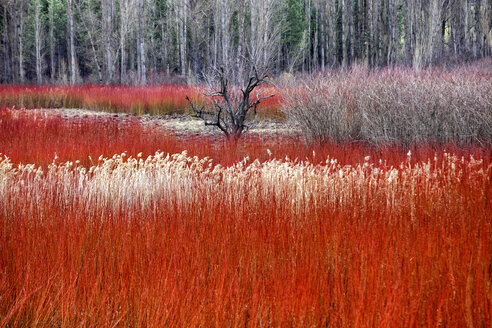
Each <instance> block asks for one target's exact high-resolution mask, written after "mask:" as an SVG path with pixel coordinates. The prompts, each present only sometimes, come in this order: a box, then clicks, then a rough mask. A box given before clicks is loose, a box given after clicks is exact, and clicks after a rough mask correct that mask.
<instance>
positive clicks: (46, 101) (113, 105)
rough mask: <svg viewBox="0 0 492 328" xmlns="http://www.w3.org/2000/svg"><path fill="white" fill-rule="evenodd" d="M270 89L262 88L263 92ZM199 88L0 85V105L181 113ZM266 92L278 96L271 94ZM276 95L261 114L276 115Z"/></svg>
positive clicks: (197, 98) (199, 92)
mask: <svg viewBox="0 0 492 328" xmlns="http://www.w3.org/2000/svg"><path fill="white" fill-rule="evenodd" d="M270 89H272V88H266V90H264V92H265V93H267V92H270ZM203 93H205V92H204V90H202V88H196V87H190V86H185V85H175V84H168V85H162V86H150V87H127V86H99V85H85V86H69V87H57V86H9V85H0V105H10V106H11V105H16V106H17V107H24V108H41V107H43V108H61V107H64V108H87V109H93V110H98V111H105V112H118V113H130V114H151V115H161V114H172V113H183V112H184V108H186V107H187V105H188V103H187V101H186V96H189V97H190V98H191V99H193V100H195V101H198V102H204V101H206V99H205V97H203ZM270 93H275V94H278V92H276V91H273V92H270ZM279 99H280V96H279V95H277V97H276V98H269V99H265V101H264V102H263V104H261V106H260V108H261V109H262V113H261V114H262V115H266V116H276V115H279V112H280V100H279Z"/></svg>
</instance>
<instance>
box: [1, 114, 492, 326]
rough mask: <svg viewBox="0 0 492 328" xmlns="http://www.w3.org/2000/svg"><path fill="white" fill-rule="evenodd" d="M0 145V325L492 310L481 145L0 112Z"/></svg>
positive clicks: (491, 210)
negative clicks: (404, 143) (303, 138)
mask: <svg viewBox="0 0 492 328" xmlns="http://www.w3.org/2000/svg"><path fill="white" fill-rule="evenodd" d="M158 150H160V151H162V152H164V153H162V154H157V155H155V156H151V157H148V155H153V154H155V152H156V151H158ZM183 150H187V153H188V156H186V155H184V154H175V155H172V156H169V157H167V155H166V153H179V152H182V151H183ZM124 151H125V152H126V156H113V155H114V154H118V153H122V152H124ZM0 153H1V154H3V155H2V156H0V157H1V158H0V268H1V270H0V296H1V297H0V326H9V327H22V326H36V325H38V326H67V327H71V326H93V327H101V326H157V327H161V326H164V327H183V326H188V327H198V326H202V327H203V326H207V327H208V326H232V327H244V326H281V327H286V326H289V327H305V326H329V327H339V326H349V327H374V326H377V327H395V326H398V327H402V326H403V327H407V326H410V327H411V326H417V325H425V326H437V325H442V326H453V325H456V326H472V325H473V326H486V325H487V324H488V322H490V321H491V319H492V313H491V311H490V306H489V289H490V286H489V285H490V272H489V271H490V270H488V268H490V267H491V265H492V259H491V257H490V254H491V253H492V220H491V219H490V218H491V217H492V203H491V202H490V199H489V198H490V197H489V195H491V194H492V183H491V178H492V154H491V152H490V150H487V149H484V148H483V147H475V146H468V148H467V149H460V148H459V147H453V146H452V145H449V146H448V147H447V149H446V150H445V149H444V148H441V147H433V146H431V145H428V146H425V145H420V146H414V148H412V149H410V153H409V149H408V148H404V147H401V148H398V147H387V148H375V147H368V146H367V145H363V144H358V143H340V144H324V145H320V146H316V147H310V146H306V145H304V144H303V143H300V142H297V141H295V140H292V139H289V138H277V139H275V138H274V139H271V138H261V137H254V136H253V137H250V138H245V139H244V140H241V141H240V142H239V143H237V144H236V145H235V146H234V147H232V148H231V145H230V144H225V143H224V142H222V141H221V139H212V138H192V137H176V136H173V135H172V134H170V133H169V132H165V131H163V130H159V129H156V128H153V127H152V126H150V125H145V124H142V123H141V120H139V119H138V118H135V117H132V116H128V117H126V118H125V119H122V118H116V117H108V116H100V117H99V116H89V117H73V118H63V117H61V116H53V115H52V114H47V115H45V114H43V112H33V111H28V110H11V109H6V108H4V109H1V110H0ZM139 153H142V154H141V155H139ZM450 153H451V154H454V155H450ZM55 154H56V156H58V159H57V162H56V163H59V164H56V165H50V164H51V163H52V162H53V159H54V157H55ZM5 155H7V156H9V157H10V158H11V160H12V162H10V161H8V160H6V159H5V157H4V156H5ZM100 155H102V156H103V157H105V158H106V159H102V160H99V156H100ZM195 155H196V157H192V156H195ZM472 155H473V157H472ZM89 156H90V158H91V159H90V158H89ZM130 156H133V158H129V157H130ZM205 156H208V157H210V158H211V160H207V159H203V158H204V157H205ZM244 157H249V161H243V162H241V161H242V160H243V159H244ZM285 157H289V158H291V159H295V158H297V159H298V160H297V161H295V162H294V161H289V160H282V159H284V158H285ZM256 159H257V160H258V161H257V162H254V161H255V160H256ZM327 159H328V160H327ZM77 160H78V161H80V162H79V163H77V162H76V161H77ZM380 160H381V162H380ZM66 161H70V162H68V163H65V162H66ZM210 161H212V162H210ZM301 161H303V162H301ZM19 163H23V164H20V165H18V164H19ZM29 163H32V164H33V165H26V164H29ZM216 163H218V164H221V166H216V165H215V164H216ZM39 167H41V169H39Z"/></svg>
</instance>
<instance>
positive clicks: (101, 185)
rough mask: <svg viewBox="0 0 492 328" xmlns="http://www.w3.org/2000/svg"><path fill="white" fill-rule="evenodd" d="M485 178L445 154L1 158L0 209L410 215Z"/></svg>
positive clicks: (479, 166) (485, 171)
mask: <svg viewBox="0 0 492 328" xmlns="http://www.w3.org/2000/svg"><path fill="white" fill-rule="evenodd" d="M491 172H492V165H489V166H487V167H485V166H484V164H483V161H482V160H480V159H478V160H477V159H475V158H473V157H470V158H458V157H456V156H454V155H452V154H445V155H444V159H443V160H442V161H440V162H439V163H438V161H437V158H435V159H434V160H427V161H426V162H417V163H412V162H411V154H410V153H409V156H408V160H407V161H405V162H403V163H402V164H401V165H400V166H399V167H392V166H387V165H385V163H382V162H379V163H373V162H371V160H370V158H369V157H366V158H365V160H364V162H363V163H360V164H358V165H353V166H351V165H344V166H342V165H340V164H339V163H338V161H337V160H336V159H333V158H328V159H327V160H326V161H325V163H324V164H322V165H314V164H312V163H310V162H301V161H297V160H290V159H288V158H286V159H284V160H279V159H272V160H269V161H266V162H263V163H260V162H259V161H257V160H256V161H253V162H250V161H249V160H248V159H247V158H246V159H244V160H243V161H241V162H239V163H237V164H235V165H233V166H230V167H223V166H221V165H215V164H214V163H213V162H212V160H211V159H209V158H198V157H191V156H188V155H187V153H186V152H183V153H180V154H173V155H170V154H163V153H159V152H158V153H156V154H155V155H154V156H149V157H147V158H145V159H144V158H141V157H140V156H137V157H129V158H127V155H126V154H125V153H123V154H121V155H115V156H113V157H112V158H102V157H100V158H99V160H98V161H97V163H95V164H94V165H93V166H92V167H90V168H88V169H87V168H85V167H81V166H79V165H78V163H73V162H65V163H56V161H54V162H53V163H52V164H51V165H49V166H48V167H47V168H46V169H45V170H43V169H42V168H40V167H36V166H35V165H32V164H29V165H17V166H16V165H13V164H12V163H11V162H10V161H9V159H8V158H6V157H0V194H1V195H7V194H8V195H10V196H11V197H0V203H1V207H2V208H3V209H4V211H5V213H7V212H8V211H9V208H12V209H13V207H12V206H14V204H9V200H10V201H12V200H14V199H19V198H22V199H25V200H26V202H28V203H29V204H26V207H24V210H25V211H26V213H25V214H26V216H27V217H29V215H30V214H33V213H32V211H35V210H37V209H36V208H35V202H36V200H37V199H41V198H44V199H45V201H46V198H49V199H48V201H49V202H50V203H53V204H59V205H60V206H66V207H67V208H68V207H70V206H73V204H74V202H75V203H82V204H86V206H85V207H86V208H87V209H88V211H89V212H90V213H91V215H93V216H94V217H101V218H103V219H104V217H106V215H109V214H108V213H110V212H114V211H123V212H125V213H127V214H128V215H133V214H132V213H137V214H135V215H138V213H140V211H138V209H140V210H148V209H155V208H156V207H157V206H167V207H169V208H170V209H171V208H174V210H175V211H180V210H182V211H187V210H191V209H192V207H193V206H196V204H208V205H207V206H214V204H217V202H221V203H222V204H223V205H225V206H230V207H231V208H235V207H237V210H238V211H245V210H248V211H249V210H251V209H254V208H255V206H256V205H255V204H256V203H257V202H258V200H264V201H268V200H269V199H272V197H273V198H274V199H275V203H274V204H272V206H276V207H277V208H275V209H274V210H277V211H278V212H279V213H284V214H285V213H288V214H289V216H291V217H292V218H296V217H303V216H304V215H306V213H307V212H308V210H309V209H310V208H316V207H317V205H318V204H329V205H331V206H334V207H345V206H354V205H357V206H360V207H361V208H362V209H368V208H371V207H373V206H375V202H380V203H381V202H382V203H383V204H385V206H386V207H387V208H388V210H390V211H391V210H396V211H402V210H403V211H408V212H407V213H408V214H409V216H410V217H413V216H414V213H415V209H416V207H417V206H418V203H419V199H422V198H424V199H427V200H429V201H431V202H433V204H434V206H436V207H439V206H447V205H450V202H451V200H453V199H456V195H454V194H453V193H454V191H453V188H454V186H455V185H456V184H458V183H460V181H461V180H462V179H463V177H466V178H467V179H468V181H467V183H469V184H473V186H470V187H476V188H482V189H483V190H484V191H483V197H486V190H485V188H486V187H485V186H486V184H487V182H488V181H489V179H490V176H491ZM218 196H220V197H218ZM174 204H178V205H179V208H176V207H175V206H174V207H173V205H174ZM238 204H242V206H238ZM27 205H28V206H27ZM313 205H314V206H313ZM136 209H137V211H135V210H136ZM286 210H287V212H286ZM135 218H137V217H135Z"/></svg>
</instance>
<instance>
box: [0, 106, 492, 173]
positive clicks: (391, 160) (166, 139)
mask: <svg viewBox="0 0 492 328" xmlns="http://www.w3.org/2000/svg"><path fill="white" fill-rule="evenodd" d="M184 150H186V151H187V152H188V154H189V155H192V156H198V157H200V158H203V157H210V158H212V159H213V160H214V162H215V163H217V164H222V165H231V164H234V163H237V162H239V161H241V160H243V159H244V158H245V157H248V158H249V159H250V160H251V161H254V160H256V159H258V160H259V161H261V162H263V161H266V160H270V159H272V158H279V159H283V158H286V157H287V158H290V159H297V160H298V161H309V162H312V163H321V162H324V161H325V160H326V158H327V157H328V156H330V157H336V158H337V160H338V161H339V162H340V163H342V164H350V165H354V164H358V163H361V162H363V160H364V158H365V157H366V156H370V157H371V158H372V159H374V160H375V161H379V160H381V162H382V163H384V165H393V166H398V165H400V164H401V163H402V162H404V161H406V160H407V153H408V151H409V150H411V151H412V153H413V155H412V161H414V162H418V161H426V160H427V159H429V158H433V157H434V155H435V154H436V153H437V154H438V157H439V158H441V157H442V154H443V153H444V152H445V151H448V152H453V153H454V154H456V155H457V156H460V157H461V156H469V155H474V156H475V157H480V158H490V157H491V156H492V155H491V153H490V151H488V150H487V149H484V148H481V147H476V146H468V147H461V146H455V145H452V144H449V145H447V147H443V146H442V145H439V146H432V145H423V144H422V145H415V146H413V147H410V148H409V147H403V146H402V147H398V146H393V147H372V146H368V145H364V144H361V143H350V142H345V143H325V144H323V145H306V144H304V143H302V142H300V141H297V140H295V139H293V138H290V137H260V136H254V135H252V136H247V135H246V136H245V137H244V140H242V141H241V142H240V143H238V144H235V145H231V144H229V143H227V142H226V141H224V140H223V139H222V138H220V137H217V138H215V137H197V136H188V137H187V136H179V137H178V136H175V135H174V134H173V132H172V131H166V130H162V129H156V128H154V127H152V126H150V125H146V124H142V123H141V121H140V120H139V119H138V117H134V116H126V117H123V118H122V117H112V116H108V115H100V116H97V115H94V116H82V115H81V116H79V117H71V118H64V117H62V116H61V115H54V114H50V113H49V112H32V111H29V110H12V109H8V108H5V107H4V108H0V153H1V154H4V155H6V156H8V157H9V158H10V160H11V161H12V162H13V163H25V164H26V163H32V164H35V165H39V166H45V167H46V166H47V165H49V164H51V163H52V162H53V160H55V158H56V160H57V162H58V163H60V162H66V161H72V162H75V161H79V163H80V165H83V166H86V167H89V166H91V165H94V164H96V163H97V159H98V158H99V157H100V156H102V157H112V156H113V155H114V154H121V153H123V152H126V153H127V155H128V156H134V157H135V156H136V155H137V154H138V153H142V156H148V155H153V154H154V153H155V152H157V151H161V152H166V153H171V154H173V153H180V152H182V151H184Z"/></svg>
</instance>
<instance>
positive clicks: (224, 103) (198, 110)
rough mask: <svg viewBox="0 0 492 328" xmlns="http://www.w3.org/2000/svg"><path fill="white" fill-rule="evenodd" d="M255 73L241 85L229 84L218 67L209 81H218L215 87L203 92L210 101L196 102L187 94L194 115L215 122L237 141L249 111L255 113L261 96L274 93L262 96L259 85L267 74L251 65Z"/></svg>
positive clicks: (243, 129) (210, 124)
mask: <svg viewBox="0 0 492 328" xmlns="http://www.w3.org/2000/svg"><path fill="white" fill-rule="evenodd" d="M253 72H254V74H253V75H252V76H251V77H250V78H249V79H248V80H247V82H246V83H245V84H244V85H243V86H242V87H240V86H237V85H230V84H229V82H230V79H229V78H228V76H227V73H226V71H225V70H224V69H223V68H221V69H219V70H218V71H217V72H216V74H215V76H214V77H213V78H212V79H211V81H217V82H218V87H216V88H215V89H214V90H212V91H211V92H209V93H206V94H205V96H207V97H208V98H209V100H210V102H211V103H210V105H209V106H207V105H202V106H198V105H197V104H195V103H193V102H192V101H191V99H190V98H189V97H188V96H187V97H186V99H187V100H188V102H189V104H190V107H191V109H192V111H193V116H194V117H197V118H199V119H202V120H203V121H204V123H205V125H206V126H214V127H216V128H218V129H219V130H220V131H222V132H223V133H224V135H225V137H226V138H227V139H228V140H233V141H237V140H238V139H239V138H240V137H241V135H242V134H243V132H244V131H245V130H247V129H248V128H249V125H248V124H247V121H246V120H247V117H248V114H250V113H251V114H252V115H255V114H256V109H257V106H258V105H259V104H260V102H261V101H262V100H263V99H266V98H270V97H273V96H274V95H272V94H270V95H266V96H263V95H262V93H261V89H262V86H263V85H264V84H265V83H266V78H267V75H266V74H259V73H258V70H257V69H256V68H253Z"/></svg>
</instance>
